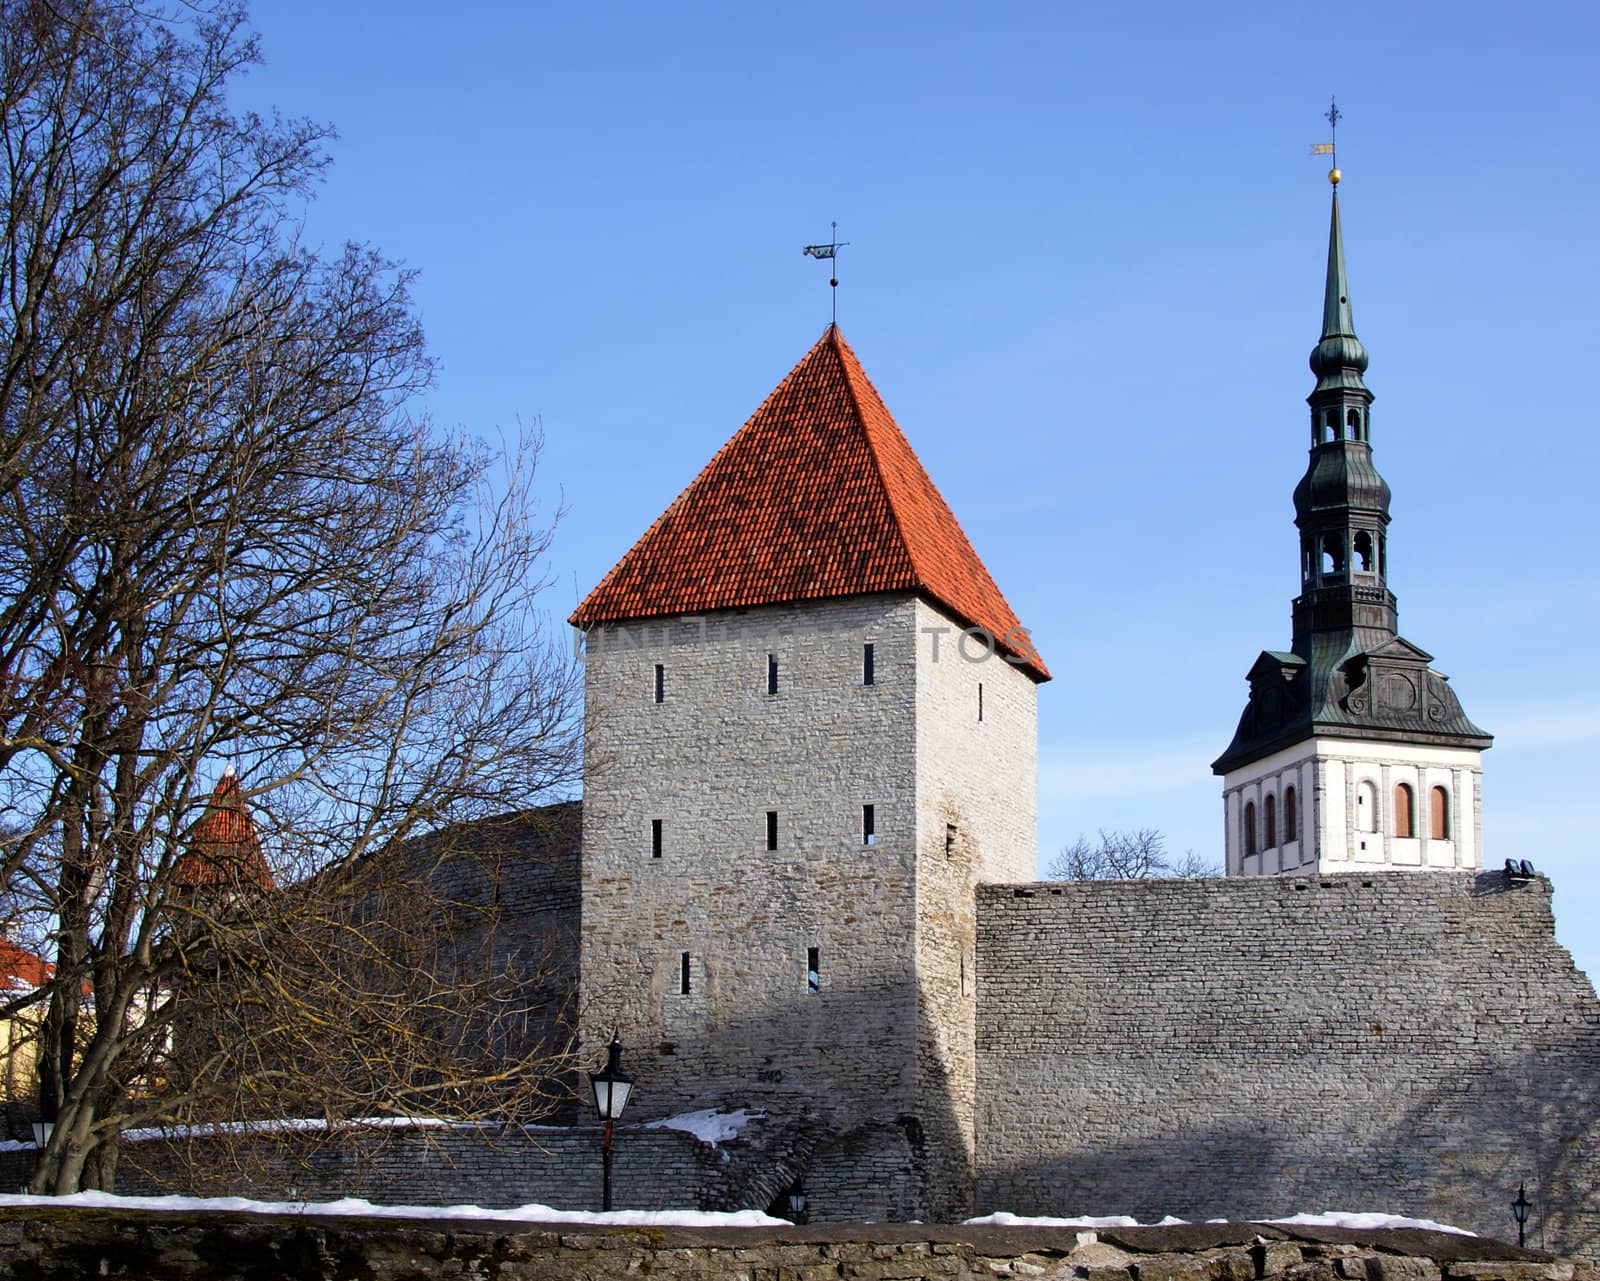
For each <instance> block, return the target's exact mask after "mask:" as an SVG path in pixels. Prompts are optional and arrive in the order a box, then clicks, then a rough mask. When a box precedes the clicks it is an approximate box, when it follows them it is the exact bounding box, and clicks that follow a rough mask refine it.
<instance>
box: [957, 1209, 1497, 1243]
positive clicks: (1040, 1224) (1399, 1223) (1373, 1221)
mask: <svg viewBox="0 0 1600 1281" xmlns="http://www.w3.org/2000/svg"><path fill="white" fill-rule="evenodd" d="M967 1222H968V1223H971V1224H992V1225H994V1226H995V1227H1002V1228H1137V1227H1141V1226H1144V1227H1157V1228H1165V1227H1171V1226H1173V1225H1175V1224H1183V1223H1187V1222H1188V1220H1187V1219H1175V1218H1173V1217H1172V1216H1171V1215H1170V1214H1169V1215H1168V1216H1167V1217H1166V1218H1164V1219H1161V1220H1159V1221H1157V1222H1156V1223H1153V1224H1143V1225H1141V1224H1140V1222H1139V1221H1138V1220H1137V1219H1133V1218H1130V1217H1128V1216H1127V1215H1125V1214H1116V1215H1110V1216H1108V1217H1105V1218H1098V1219H1094V1218H1069V1219H1053V1218H1046V1217H1043V1216H1038V1215H1035V1216H1032V1217H1028V1216H1018V1215H1015V1214H1005V1213H999V1214H986V1215H984V1216H983V1218H981V1219H968V1220H967ZM1206 1222H1207V1223H1226V1222H1228V1220H1227V1219H1207V1220H1206ZM1250 1222H1252V1223H1278V1224H1282V1225H1283V1226H1284V1227H1286V1228H1292V1227H1303V1228H1424V1229H1426V1230H1427V1231H1429V1232H1454V1233H1456V1234H1457V1235H1458V1236H1464V1237H1470V1236H1477V1233H1476V1232H1469V1231H1467V1229H1466V1228H1455V1227H1451V1226H1450V1225H1449V1224H1448V1223H1436V1222H1434V1221H1433V1220H1432V1219H1408V1218H1406V1217H1405V1216H1404V1215H1401V1214H1355V1213H1351V1212H1349V1211H1345V1210H1326V1211H1324V1212H1323V1213H1321V1214H1295V1215H1291V1216H1290V1217H1289V1218H1287V1219H1251V1220H1250Z"/></svg>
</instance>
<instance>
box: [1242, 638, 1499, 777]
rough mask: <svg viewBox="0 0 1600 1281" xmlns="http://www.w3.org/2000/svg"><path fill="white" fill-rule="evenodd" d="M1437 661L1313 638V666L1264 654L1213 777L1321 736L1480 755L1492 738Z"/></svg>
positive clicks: (1417, 652) (1382, 646)
mask: <svg viewBox="0 0 1600 1281" xmlns="http://www.w3.org/2000/svg"><path fill="white" fill-rule="evenodd" d="M1432 657H1433V656H1432V655H1431V654H1428V653H1426V652H1424V651H1423V650H1421V649H1418V648H1417V647H1416V646H1415V645H1413V644H1412V643H1411V642H1410V641H1408V640H1405V639H1403V638H1401V637H1399V636H1395V637H1391V638H1389V639H1387V640H1384V641H1382V642H1381V643H1378V644H1375V645H1372V646H1370V647H1368V648H1362V647H1360V646H1359V645H1357V644H1355V643H1353V642H1352V640H1351V634H1350V633H1343V634H1341V633H1323V634H1319V635H1315V636H1313V638H1312V654H1311V658H1310V660H1309V661H1308V660H1307V659H1305V658H1303V657H1301V656H1300V655H1299V654H1285V653H1281V652H1279V651H1276V650H1264V651H1262V653H1261V655H1260V657H1258V658H1257V659H1256V661H1255V662H1254V663H1253V664H1252V665H1251V668H1250V673H1249V681H1250V701H1249V703H1247V704H1246V705H1245V709H1244V715H1243V716H1241V717H1240V718H1239V728H1238V729H1237V731H1235V733H1234V736H1233V741H1232V742H1231V743H1229V744H1228V749H1227V751H1225V752H1223V753H1222V755H1221V756H1219V757H1218V758H1217V759H1216V761H1215V762H1213V763H1212V766H1211V769H1212V771H1213V772H1214V773H1217V774H1226V773H1228V772H1229V771H1230V770H1234V769H1238V768H1239V767H1240V766H1241V765H1247V764H1249V763H1250V762H1251V761H1256V760H1260V759H1261V758H1262V757H1263V756H1270V755H1271V754H1272V753H1273V752H1277V751H1281V750H1282V749H1283V748H1285V747H1291V746H1293V745H1294V744H1295V743H1300V742H1303V741H1305V740H1306V739H1308V738H1311V737H1312V736H1313V735H1318V734H1321V735H1335V736H1337V737H1340V738H1354V739H1364V740H1378V741H1386V742H1402V743H1428V744H1433V745H1436V746H1439V747H1466V748H1475V749H1478V750H1480V751H1481V750H1482V749H1483V748H1486V747H1488V746H1489V745H1490V744H1491V743H1492V742H1493V741H1494V739H1493V736H1492V735H1490V734H1488V733H1485V732H1484V731H1483V730H1482V729H1479V728H1478V726H1476V725H1474V724H1473V723H1472V722H1471V721H1470V720H1468V719H1467V714H1466V713H1465V712H1464V711H1462V710H1461V703H1460V700H1459V699H1457V698H1456V695H1455V691H1454V690H1452V689H1451V688H1450V685H1449V677H1447V676H1444V675H1443V674H1441V673H1439V672H1436V671H1434V670H1433V668H1432V667H1430V666H1429V663H1430V662H1431V661H1432Z"/></svg>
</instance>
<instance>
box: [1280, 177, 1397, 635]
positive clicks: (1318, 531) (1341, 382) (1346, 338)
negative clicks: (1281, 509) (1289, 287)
mask: <svg viewBox="0 0 1600 1281" xmlns="http://www.w3.org/2000/svg"><path fill="white" fill-rule="evenodd" d="M1328 177H1329V179H1330V181H1332V182H1333V184H1334V191H1333V210H1332V214H1331V216H1330V219H1329V223H1328V274H1327V278H1326V280H1325V281H1324V285H1323V301H1322V337H1321V339H1320V340H1319V341H1318V343H1317V345H1316V346H1315V347H1314V348H1312V351H1311V372H1312V373H1314V374H1315V375H1316V376H1317V385H1316V387H1315V388H1313V389H1312V392H1311V395H1310V396H1308V397H1307V398H1306V403H1307V404H1309V405H1310V406H1311V459H1310V462H1309V464H1308V465H1307V467H1306V474H1305V476H1304V477H1302V478H1301V481H1300V483H1299V485H1297V486H1296V487H1295V491H1294V507H1295V524H1296V525H1298V526H1299V527H1300V596H1299V597H1298V599H1296V601H1295V603H1294V652H1295V653H1297V654H1300V655H1301V656H1303V657H1308V658H1309V657H1310V656H1311V653H1312V650H1313V648H1314V646H1313V643H1312V642H1313V637H1314V636H1319V637H1321V638H1322V644H1321V646H1319V647H1320V648H1329V649H1330V650H1332V649H1340V650H1345V649H1360V648H1366V647H1367V646H1369V645H1372V644H1377V643H1381V642H1382V641H1383V640H1384V639H1386V638H1389V637H1393V636H1394V634H1395V624H1396V618H1395V600H1394V595H1393V593H1391V592H1390V591H1389V587H1388V570H1389V565H1388V546H1387V543H1388V534H1387V531H1388V527H1389V486H1388V485H1387V484H1385V483H1384V479H1383V477H1382V476H1380V475H1379V474H1378V471H1377V468H1375V467H1374V466H1373V465H1372V435H1371V428H1372V413H1371V411H1372V399H1373V397H1372V393H1371V392H1370V391H1368V390H1367V385H1366V383H1365V382H1364V381H1363V380H1362V374H1364V373H1365V372H1366V369H1367V349H1366V348H1365V347H1363V346H1362V345H1361V340H1360V339H1359V338H1357V337H1356V332H1355V321H1354V319H1353V318H1352V315H1351V308H1350V275H1349V271H1348V269H1347V268H1346V267H1345V259H1344V227H1343V225H1342V223H1341V221H1340V218H1339V190H1338V182H1339V178H1340V177H1341V175H1340V173H1339V171H1338V169H1334V170H1333V171H1332V172H1331V173H1330V174H1329V175H1328Z"/></svg>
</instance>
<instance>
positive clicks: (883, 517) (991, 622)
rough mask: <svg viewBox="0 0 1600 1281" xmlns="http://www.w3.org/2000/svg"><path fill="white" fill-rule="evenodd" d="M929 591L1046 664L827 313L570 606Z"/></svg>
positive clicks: (595, 617)
mask: <svg viewBox="0 0 1600 1281" xmlns="http://www.w3.org/2000/svg"><path fill="white" fill-rule="evenodd" d="M895 591H916V592H921V593H924V594H926V595H927V596H929V597H931V598H932V599H933V600H934V601H936V602H937V603H939V604H940V605H941V606H943V607H944V608H945V609H946V610H948V611H949V612H950V613H952V614H953V615H955V616H956V618H957V619H958V620H960V621H961V622H962V623H964V624H967V625H970V626H975V627H981V628H983V629H984V630H986V631H987V632H988V633H989V634H990V635H992V636H993V637H994V639H995V641H996V643H997V644H998V645H999V646H1000V648H1001V649H1002V650H1004V651H1006V652H1008V653H1009V654H1010V655H1012V656H1013V657H1014V658H1017V659H1019V660H1021V662H1020V665H1021V666H1022V668H1023V670H1024V671H1026V672H1028V674H1029V675H1030V676H1032V677H1033V678H1034V679H1035V680H1039V681H1045V680H1049V679H1050V673H1049V670H1048V669H1047V668H1046V667H1045V665H1044V660H1043V659H1042V658H1040V657H1039V654H1038V651H1037V650H1035V649H1034V647H1033V643H1032V641H1031V639H1030V638H1029V636H1028V633H1027V632H1026V630H1025V629H1023V627H1022V625H1021V623H1020V622H1019V621H1018V619H1017V616H1016V614H1015V613H1014V612H1013V610H1012V609H1011V606H1010V605H1009V604H1007V603H1006V599H1005V597H1004V596H1003V595H1002V594H1001V592H1000V589H999V588H998V587H997V586H996V585H995V582H994V579H993V578H991V577H990V576H989V571H988V570H987V569H986V568H984V565H983V562H982V561H981V560H980V559H979V558H978V554H977V552H975V551H974V550H973V548H972V544H971V543H970V542H968V541H967V536H966V534H965V533H963V532H962V529H961V525H960V522H958V521H957V520H956V518H955V514H954V513H953V512H951V510H950V507H949V504H948V503H946V502H945V500H944V496H943V495H942V494H940V493H939V491H938V489H937V488H936V487H935V485H934V483H933V481H932V479H930V477H929V476H928V473H927V471H926V470H925V469H924V468H923V466H922V463H921V462H920V461H919V460H918V458H917V456H916V454H915V452H914V451H913V450H912V448H911V444H910V442H909V441H907V440H906V437H905V434H904V433H903V432H902V431H901V430H900V428H899V426H898V425H897V424H896V423H895V421H894V418H893V416H892V415H891V414H890V413H889V410H888V408H887V407H886V406H885V405H884V403H883V400H882V398H881V397H880V396H879V395H878V392H877V389H876V388H875V387H873V385H872V383H871V381H870V380H869V379H868V378H867V375H866V372H865V371H864V370H863V369H862V367H861V363H860V361H859V360H857V358H856V354H855V353H854V352H853V351H851V349H850V346H849V344H848V343H846V342H845V340H844V337H843V335H841V334H840V333H839V330H838V328H837V327H836V326H832V325H830V326H829V327H828V329H827V331H826V332H825V333H824V334H823V335H822V337H821V339H819V340H818V342H817V344H816V345H815V346H814V347H812V349H811V350H810V351H809V352H808V353H807V354H806V356H805V358H804V359H803V360H801V362H800V363H799V364H798V365H796V366H795V367H794V369H793V370H791V371H790V373H789V375H788V376H787V377H786V378H785V379H784V380H783V381H782V382H781V383H779V384H778V386H777V388H776V389H775V390H774V391H773V392H772V394H771V395H769V396H768V397H767V399H766V400H765V401H764V402H763V403H762V405H761V407H760V408H759V409H757V410H756V412H755V413H754V414H753V415H752V416H751V418H750V420H749V421H748V422H746V423H745V425H744V426H743V427H742V428H740V429H739V431H738V432H737V433H736V434H735V435H734V437H733V438H732V439H731V440H729V441H728V443H727V444H725V445H724V446H723V447H722V448H721V449H720V450H718V451H717V453H716V455H715V456H714V457H713V458H712V459H711V461H710V462H709V463H707V464H706V466H705V468H704V470H702V471H701V472H700V474H699V475H698V476H697V477H695V479H694V481H693V482H692V483H691V484H690V485H689V487H688V488H687V489H686V490H684V491H683V493H682V494H680V495H679V496H678V498H677V499H676V500H675V501H674V502H673V504H672V505H671V506H670V507H669V508H667V510H666V511H665V512H664V513H662V515H661V516H660V517H659V518H658V519H657V520H656V522H655V523H654V524H653V525H651V526H650V528H649V529H648V530H646V531H645V533H644V536H643V537H641V538H640V539H639V541H638V542H637V543H635V544H634V545H633V548H632V549H631V550H630V551H629V552H628V553H627V554H626V555H625V556H624V557H623V558H622V559H621V560H620V561H618V562H617V564H616V566H615V567H614V568H613V569H612V570H611V572H610V573H609V574H607V575H606V576H605V578H603V579H602V580H601V581H600V584H599V585H598V586H597V587H596V588H595V589H594V590H593V591H592V592H590V593H589V595H588V596H587V597H585V598H584V600H583V603H582V604H580V605H579V606H578V608H577V609H576V610H575V611H574V612H573V614H572V618H571V622H572V623H573V624H574V625H575V626H578V627H584V628H587V627H591V626H593V625H595V624H597V623H609V622H620V621H623V620H627V619H639V618H652V617H659V616H662V615H668V614H687V613H699V612H701V611H705V610H713V609H740V608H745V607H748V606H752V605H776V604H787V603H791V602H794V601H802V600H816V599H822V598H825V597H835V596H853V595H860V594H863V593H869V592H895Z"/></svg>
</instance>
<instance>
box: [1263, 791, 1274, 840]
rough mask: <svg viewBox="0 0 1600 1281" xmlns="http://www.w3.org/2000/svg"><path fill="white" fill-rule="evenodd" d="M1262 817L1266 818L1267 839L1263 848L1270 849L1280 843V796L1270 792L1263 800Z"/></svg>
mask: <svg viewBox="0 0 1600 1281" xmlns="http://www.w3.org/2000/svg"><path fill="white" fill-rule="evenodd" d="M1261 813H1262V817H1263V818H1265V819H1266V831H1265V832H1264V833H1263V835H1264V836H1265V838H1266V839H1265V840H1263V841H1262V842H1261V848H1262V849H1267V850H1270V849H1272V848H1273V846H1275V845H1277V843H1278V798H1277V797H1276V796H1273V795H1272V794H1271V793H1270V792H1269V793H1268V794H1267V798H1266V800H1264V801H1262V802H1261Z"/></svg>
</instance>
